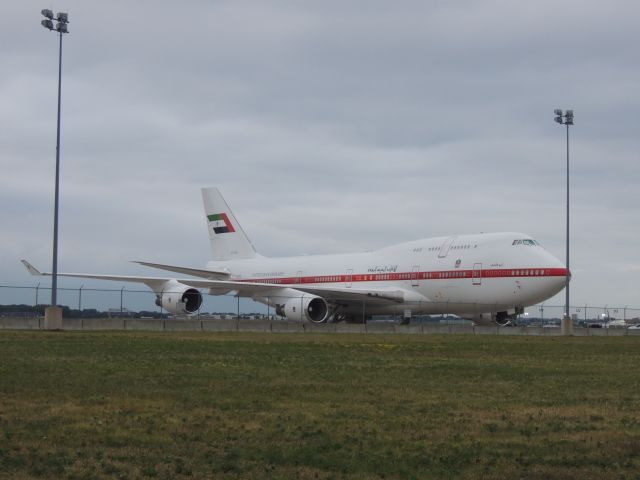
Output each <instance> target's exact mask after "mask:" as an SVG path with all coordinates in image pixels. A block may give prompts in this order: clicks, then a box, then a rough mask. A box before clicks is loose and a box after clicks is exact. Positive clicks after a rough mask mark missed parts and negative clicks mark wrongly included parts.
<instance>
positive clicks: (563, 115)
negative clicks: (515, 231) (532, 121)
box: [554, 108, 573, 333]
mask: <svg viewBox="0 0 640 480" xmlns="http://www.w3.org/2000/svg"><path fill="white" fill-rule="evenodd" d="M554 114H555V115H556V117H555V121H556V123H559V124H560V125H565V126H566V127H567V234H566V239H567V242H566V259H567V261H566V268H565V284H564V290H565V305H564V318H563V320H564V322H565V323H566V324H567V326H566V328H567V332H566V333H569V332H570V329H571V326H572V325H571V315H570V314H569V278H570V273H569V126H570V125H573V110H566V111H564V112H563V111H562V110H561V109H559V108H557V109H555V110H554ZM563 329H564V326H563Z"/></svg>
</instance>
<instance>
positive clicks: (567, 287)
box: [564, 120, 571, 318]
mask: <svg viewBox="0 0 640 480" xmlns="http://www.w3.org/2000/svg"><path fill="white" fill-rule="evenodd" d="M569 125H570V124H569V123H568V122H567V121H566V120H565V126H566V127H567V237H566V238H567V244H566V258H567V265H566V272H565V280H564V290H565V295H566V298H565V307H564V308H565V310H564V316H565V318H571V317H570V315H569Z"/></svg>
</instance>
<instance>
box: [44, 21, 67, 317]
mask: <svg viewBox="0 0 640 480" xmlns="http://www.w3.org/2000/svg"><path fill="white" fill-rule="evenodd" d="M41 13H42V15H43V16H44V17H45V19H44V20H42V22H41V24H42V26H43V27H44V28H46V29H48V30H51V31H54V30H55V31H56V32H58V33H59V35H60V48H59V54H58V126H57V131H56V188H55V201H54V209H53V269H52V274H51V275H52V277H51V306H52V307H55V306H57V304H58V299H57V294H58V198H59V192H60V91H61V87H62V34H63V33H69V31H68V30H67V24H68V23H69V16H68V15H67V14H66V13H61V12H59V13H58V14H57V15H56V17H55V19H54V16H53V12H52V11H51V10H48V9H44V10H42V12H41ZM54 20H55V21H56V25H55V27H54V25H53V21H54Z"/></svg>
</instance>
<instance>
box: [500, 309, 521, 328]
mask: <svg viewBox="0 0 640 480" xmlns="http://www.w3.org/2000/svg"><path fill="white" fill-rule="evenodd" d="M517 318H518V314H513V315H509V313H508V312H497V313H496V323H497V324H498V325H500V326H501V327H515V325H516V323H517Z"/></svg>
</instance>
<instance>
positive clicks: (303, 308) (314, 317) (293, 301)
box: [276, 295, 329, 323]
mask: <svg viewBox="0 0 640 480" xmlns="http://www.w3.org/2000/svg"><path fill="white" fill-rule="evenodd" d="M276 311H277V313H278V315H282V316H284V317H286V318H287V320H297V321H299V322H301V321H304V320H306V321H309V322H314V323H323V322H326V321H327V318H328V317H329V305H327V302H326V300H325V299H324V298H322V297H318V296H317V295H302V296H301V297H294V298H290V299H288V300H287V301H286V302H285V303H284V304H283V305H278V307H277V309H276Z"/></svg>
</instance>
